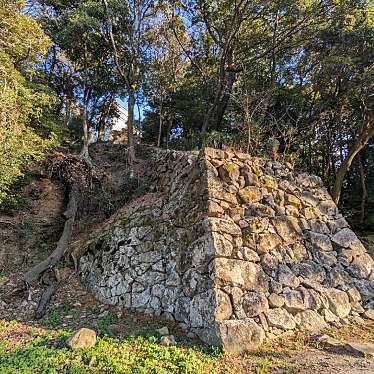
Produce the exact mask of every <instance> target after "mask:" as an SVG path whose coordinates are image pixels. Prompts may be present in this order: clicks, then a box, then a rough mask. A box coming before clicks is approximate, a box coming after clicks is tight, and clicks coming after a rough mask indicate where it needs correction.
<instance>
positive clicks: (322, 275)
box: [292, 261, 326, 283]
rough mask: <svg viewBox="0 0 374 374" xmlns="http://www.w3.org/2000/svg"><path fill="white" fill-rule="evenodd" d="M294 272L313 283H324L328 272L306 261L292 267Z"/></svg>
mask: <svg viewBox="0 0 374 374" xmlns="http://www.w3.org/2000/svg"><path fill="white" fill-rule="evenodd" d="M292 271H293V272H294V274H296V275H297V276H302V277H303V278H306V279H309V280H311V281H313V282H318V283H323V282H324V280H325V279H326V272H325V270H324V269H323V267H322V266H320V265H317V264H316V263H315V262H313V261H305V262H303V263H300V264H296V265H294V266H293V267H292Z"/></svg>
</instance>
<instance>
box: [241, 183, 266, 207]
mask: <svg viewBox="0 0 374 374" xmlns="http://www.w3.org/2000/svg"><path fill="white" fill-rule="evenodd" d="M238 195H239V198H240V200H241V201H242V202H243V203H245V204H250V203H257V202H258V201H260V200H261V199H262V192H261V190H260V188H259V187H256V186H247V187H245V188H243V189H241V190H239V192H238Z"/></svg>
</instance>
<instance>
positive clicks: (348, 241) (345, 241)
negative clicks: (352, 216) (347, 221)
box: [331, 228, 359, 248]
mask: <svg viewBox="0 0 374 374" xmlns="http://www.w3.org/2000/svg"><path fill="white" fill-rule="evenodd" d="M331 240H332V241H333V242H334V243H336V244H338V245H339V246H341V247H344V248H349V247H351V246H352V245H354V244H355V243H357V242H358V241H359V240H358V238H357V236H356V235H355V233H354V232H353V231H352V230H351V229H349V228H344V229H342V230H340V231H338V232H337V233H336V234H335V235H334V236H333V237H332V238H331Z"/></svg>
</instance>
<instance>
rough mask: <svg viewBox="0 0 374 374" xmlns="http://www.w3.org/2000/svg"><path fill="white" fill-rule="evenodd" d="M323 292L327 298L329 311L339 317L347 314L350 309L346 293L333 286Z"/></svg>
mask: <svg viewBox="0 0 374 374" xmlns="http://www.w3.org/2000/svg"><path fill="white" fill-rule="evenodd" d="M325 293H326V296H327V298H328V300H329V303H330V309H331V311H332V312H333V313H334V314H336V315H337V316H338V317H340V318H344V317H346V316H348V314H349V312H350V310H351V305H350V303H349V298H348V295H347V294H346V293H345V292H344V291H340V290H337V289H334V288H330V289H328V290H326V291H325Z"/></svg>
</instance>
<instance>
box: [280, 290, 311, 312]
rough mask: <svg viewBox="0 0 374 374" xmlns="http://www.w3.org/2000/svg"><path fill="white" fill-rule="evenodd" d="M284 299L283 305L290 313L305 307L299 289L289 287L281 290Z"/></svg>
mask: <svg viewBox="0 0 374 374" xmlns="http://www.w3.org/2000/svg"><path fill="white" fill-rule="evenodd" d="M283 296H284V299H285V307H286V309H287V310H288V311H289V312H291V313H297V312H300V311H303V310H305V309H306V306H305V304H304V298H303V295H302V293H301V292H300V291H296V290H291V289H289V288H287V289H285V290H284V291H283Z"/></svg>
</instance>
